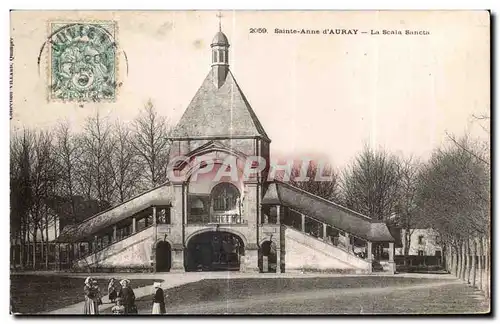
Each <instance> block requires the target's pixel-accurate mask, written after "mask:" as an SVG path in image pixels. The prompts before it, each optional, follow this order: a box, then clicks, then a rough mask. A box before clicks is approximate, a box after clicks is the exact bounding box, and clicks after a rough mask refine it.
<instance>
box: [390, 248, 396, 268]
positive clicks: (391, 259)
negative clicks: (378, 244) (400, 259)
mask: <svg viewBox="0 0 500 324" xmlns="http://www.w3.org/2000/svg"><path fill="white" fill-rule="evenodd" d="M389 272H390V273H391V274H394V273H395V272H396V265H395V263H394V242H389Z"/></svg>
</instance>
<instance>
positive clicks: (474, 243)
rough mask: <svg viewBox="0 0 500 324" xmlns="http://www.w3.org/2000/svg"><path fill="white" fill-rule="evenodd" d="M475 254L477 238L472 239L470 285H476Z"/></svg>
mask: <svg viewBox="0 0 500 324" xmlns="http://www.w3.org/2000/svg"><path fill="white" fill-rule="evenodd" d="M476 255H477V240H476V238H474V240H473V241H472V287H476V268H477V266H476Z"/></svg>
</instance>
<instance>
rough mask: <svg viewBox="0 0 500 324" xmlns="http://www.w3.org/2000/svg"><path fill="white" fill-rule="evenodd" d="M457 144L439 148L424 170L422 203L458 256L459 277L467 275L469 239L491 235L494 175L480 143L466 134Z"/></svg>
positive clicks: (430, 221) (424, 212) (425, 214)
mask: <svg viewBox="0 0 500 324" xmlns="http://www.w3.org/2000/svg"><path fill="white" fill-rule="evenodd" d="M457 143H459V145H454V143H452V145H449V146H447V147H445V148H441V149H437V150H436V151H435V152H434V153H433V155H432V157H431V159H430V160H429V161H428V163H427V164H426V165H425V166H424V168H423V169H422V172H421V174H420V180H419V189H418V205H419V208H420V209H421V210H422V213H421V214H422V217H424V218H425V221H426V223H428V224H430V225H431V226H432V228H433V229H435V230H436V231H438V233H439V234H440V236H441V237H442V238H443V242H445V244H446V245H447V246H450V248H451V249H452V251H453V254H454V255H456V257H455V258H454V260H456V261H455V262H456V265H452V267H453V268H456V269H457V271H456V272H457V276H458V277H461V278H465V267H466V266H469V265H467V264H466V262H467V260H468V255H466V250H467V249H468V242H469V240H471V239H474V238H475V237H488V234H489V218H490V176H489V167H488V165H487V164H485V163H484V162H483V161H481V160H480V159H477V158H476V157H477V156H479V155H480V154H481V153H480V149H478V144H477V142H475V141H472V140H470V138H468V137H467V136H464V137H462V138H460V139H458V140H457ZM464 148H465V149H464ZM471 153H473V154H471Z"/></svg>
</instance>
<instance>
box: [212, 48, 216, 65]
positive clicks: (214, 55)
mask: <svg viewBox="0 0 500 324" xmlns="http://www.w3.org/2000/svg"><path fill="white" fill-rule="evenodd" d="M212 62H214V63H217V51H216V50H213V51H212Z"/></svg>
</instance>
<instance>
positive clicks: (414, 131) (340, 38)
mask: <svg viewBox="0 0 500 324" xmlns="http://www.w3.org/2000/svg"><path fill="white" fill-rule="evenodd" d="M216 15H217V12H214V11H145V12H133V11H120V12H106V11H100V12H13V13H12V16H11V37H12V40H13V45H14V66H13V89H12V91H13V100H14V101H13V115H12V120H11V129H14V128H21V127H30V128H42V129H51V128H53V127H54V126H55V125H56V124H57V123H58V122H60V121H62V120H67V121H68V122H70V124H71V126H72V129H73V130H74V131H79V130H81V127H82V125H83V123H84V121H85V118H87V117H88V116H91V115H94V114H95V113H96V111H99V113H100V114H101V115H102V116H107V117H108V118H109V119H110V120H120V121H122V122H125V123H127V122H130V121H131V120H132V119H133V118H134V117H135V116H136V115H137V113H138V111H139V109H140V108H141V107H142V106H143V105H144V104H145V103H146V102H147V101H148V100H149V99H151V100H152V101H153V103H154V105H155V107H156V108H157V110H158V111H159V113H160V114H162V115H164V116H166V117H167V118H168V119H169V120H170V121H171V123H172V124H175V123H177V121H178V120H179V119H180V117H181V115H182V113H183V112H184V110H185V109H186V108H187V106H188V104H189V102H190V101H191V99H192V98H193V96H194V94H195V93H196V90H197V89H198V88H199V86H200V85H201V83H202V81H203V80H204V78H205V76H206V75H207V74H208V72H209V71H210V63H211V52H210V43H211V40H212V38H213V36H214V35H215V33H216V32H217V31H218V24H219V20H218V18H217V16H216ZM109 20H113V21H116V23H117V32H116V40H117V43H118V46H119V51H118V69H119V73H118V81H119V82H122V86H121V87H120V88H119V92H118V95H117V99H116V100H115V101H114V102H101V103H84V104H80V103H73V102H53V101H50V100H48V99H47V93H48V90H47V89H48V74H49V72H48V71H49V65H48V61H49V57H48V52H47V50H44V51H43V52H42V57H41V58H42V59H41V61H40V66H38V64H37V58H38V56H39V53H40V48H41V46H42V44H43V43H44V42H45V41H46V39H47V36H48V30H49V28H48V24H49V22H53V21H63V22H65V21H94V22H95V21H97V22H98V21H109ZM221 24H222V30H223V32H224V33H225V34H226V35H227V37H228V39H229V42H230V44H231V47H230V69H231V71H232V72H233V74H234V76H235V78H236V80H237V82H238V83H239V85H240V87H241V88H242V90H243V92H244V94H245V96H246V97H247V99H248V101H249V102H250V104H251V106H252V108H253V110H254V111H255V113H256V114H257V116H258V118H259V120H260V121H261V123H262V125H263V126H264V129H265V130H266V132H267V134H268V135H269V137H270V138H271V140H272V143H271V154H272V155H273V156H275V157H283V156H294V157H301V156H311V157H319V158H324V159H328V160H330V161H331V163H332V164H333V165H335V166H337V167H343V166H345V165H347V164H348V163H350V161H352V159H353V158H354V157H355V155H356V154H357V153H358V152H360V151H361V150H362V148H363V146H364V145H370V146H372V147H374V148H384V149H386V150H388V151H390V152H393V153H396V154H399V155H406V156H407V155H414V156H416V157H419V158H421V159H426V158H427V157H428V156H429V155H430V153H431V152H432V150H433V149H434V148H436V147H438V146H440V145H442V144H443V143H444V142H445V141H446V132H449V133H453V134H457V135H460V134H462V133H464V132H466V131H467V132H470V133H471V134H472V135H473V136H481V137H484V136H486V134H485V132H484V130H483V129H482V128H481V127H479V126H478V125H477V122H476V123H475V122H473V120H474V118H472V116H473V115H474V114H475V115H484V114H489V110H490V81H489V76H490V72H489V70H490V60H489V53H490V48H489V30H490V29H489V16H488V13H487V12H485V11H476V12H465V11H462V12H452V11H442V12H391V11H385V12H370V11H363V12H354V11H351V12H341V11H337V12H335V11H332V12H321V11H304V12H292V11H289V12H278V11H254V12H250V11H249V12H244V11H243V12H233V11H224V12H222V19H221ZM253 28H266V30H267V33H251V32H250V30H251V29H253ZM276 28H279V29H310V30H320V31H323V30H324V29H327V28H332V29H348V30H354V29H355V30H358V31H357V34H356V35H324V34H319V35H300V34H294V35H292V34H275V33H274V31H275V29H276ZM406 29H408V30H422V31H427V32H429V35H372V30H374V31H379V32H380V33H382V31H383V30H390V31H395V30H400V31H402V33H403V34H404V32H405V30H406ZM362 31H363V32H366V34H362V33H361V32H362ZM125 57H126V59H125Z"/></svg>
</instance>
